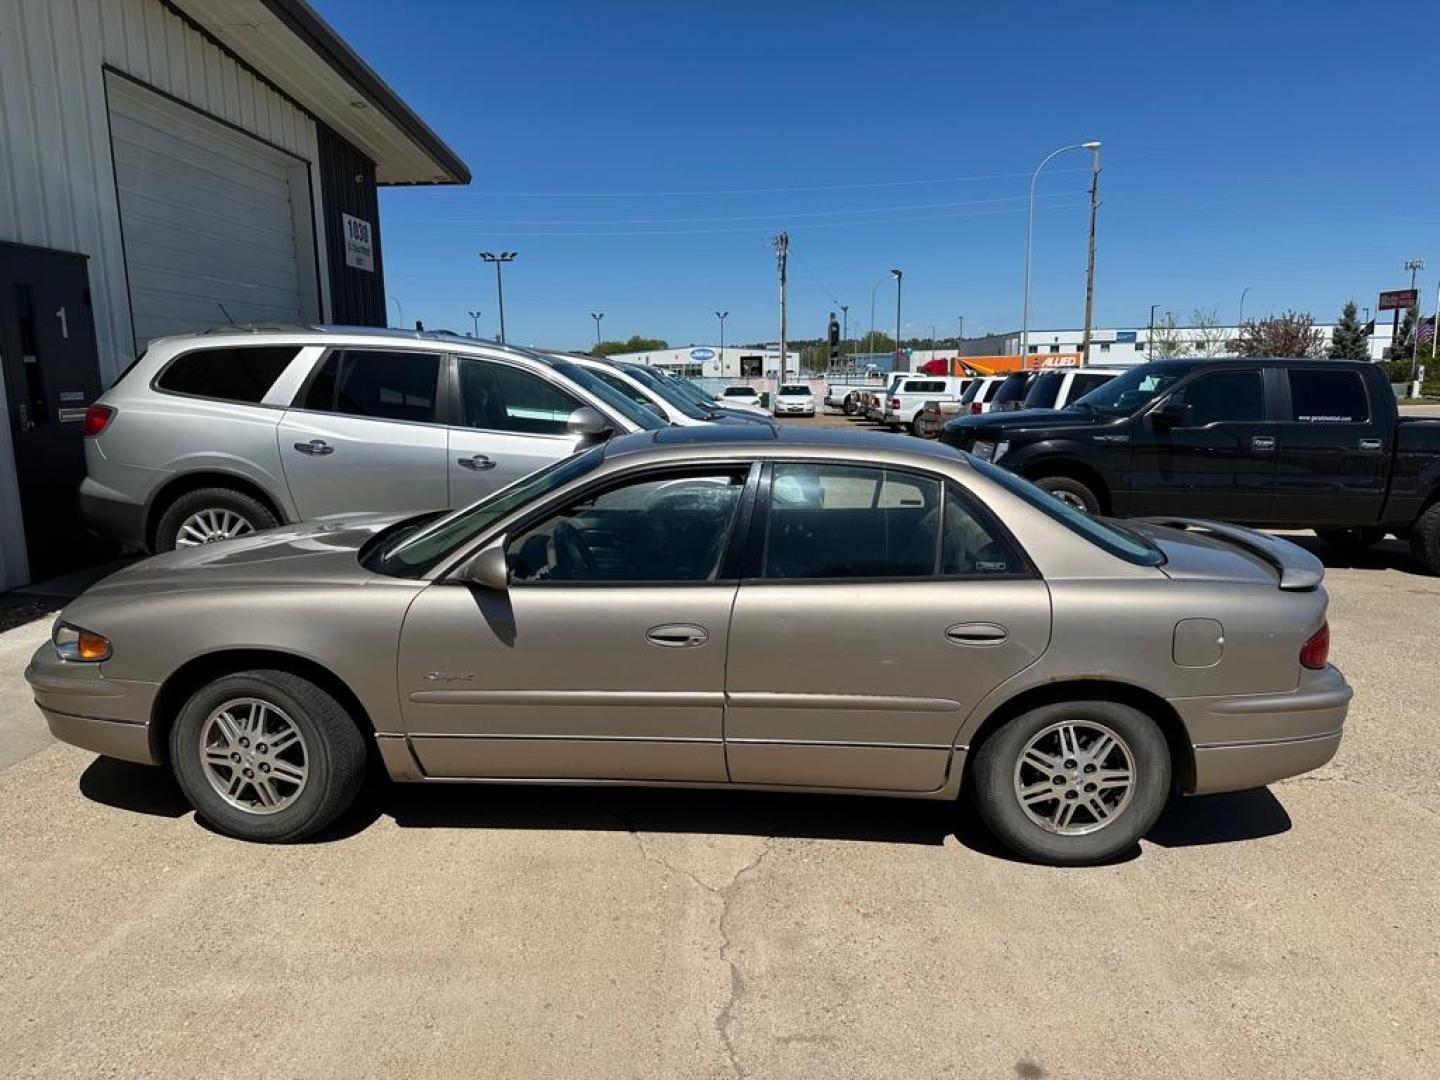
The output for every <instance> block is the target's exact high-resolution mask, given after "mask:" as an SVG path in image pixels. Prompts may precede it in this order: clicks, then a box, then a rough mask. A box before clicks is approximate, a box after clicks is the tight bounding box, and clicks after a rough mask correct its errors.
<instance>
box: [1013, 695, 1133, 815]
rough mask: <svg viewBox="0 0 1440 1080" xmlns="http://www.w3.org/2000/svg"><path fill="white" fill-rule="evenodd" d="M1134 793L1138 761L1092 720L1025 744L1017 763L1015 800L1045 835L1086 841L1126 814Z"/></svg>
mask: <svg viewBox="0 0 1440 1080" xmlns="http://www.w3.org/2000/svg"><path fill="white" fill-rule="evenodd" d="M1134 791H1135V757H1134V755H1133V754H1132V753H1131V752H1130V747H1129V746H1128V745H1127V744H1126V742H1125V740H1124V739H1122V738H1121V737H1120V736H1119V735H1118V734H1116V733H1115V732H1114V731H1112V730H1111V729H1110V728H1108V727H1106V726H1105V725H1104V724H1099V723H1096V722H1095V721H1093V720H1062V721H1060V722H1059V723H1058V724H1051V725H1050V726H1049V727H1047V728H1045V729H1044V730H1043V731H1041V732H1040V733H1039V734H1038V735H1036V736H1035V737H1034V738H1032V739H1031V740H1030V741H1029V742H1028V743H1026V744H1025V749H1024V750H1022V751H1021V752H1020V760H1019V761H1018V762H1016V764H1015V798H1016V800H1018V801H1019V803H1020V809H1021V810H1023V811H1024V812H1025V816H1026V817H1028V818H1029V819H1030V820H1031V821H1033V822H1034V823H1035V824H1036V825H1039V826H1040V827H1041V828H1042V829H1044V830H1045V831H1046V832H1052V833H1056V834H1058V835H1060V836H1083V835H1084V834H1086V833H1093V832H1098V831H1099V830H1100V829H1103V828H1105V827H1106V826H1107V825H1109V824H1110V823H1111V822H1112V821H1114V820H1115V819H1116V818H1118V817H1119V816H1120V815H1121V814H1123V813H1124V812H1125V808H1126V807H1127V806H1129V805H1130V797H1131V795H1132V794H1134Z"/></svg>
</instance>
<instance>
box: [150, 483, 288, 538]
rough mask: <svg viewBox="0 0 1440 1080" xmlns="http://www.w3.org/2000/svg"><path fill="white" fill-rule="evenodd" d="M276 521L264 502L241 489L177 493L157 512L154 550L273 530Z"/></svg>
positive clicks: (224, 488)
mask: <svg viewBox="0 0 1440 1080" xmlns="http://www.w3.org/2000/svg"><path fill="white" fill-rule="evenodd" d="M278 524H280V522H279V521H278V520H276V518H275V515H274V514H272V513H271V512H270V511H269V510H268V509H267V508H266V507H265V504H264V503H262V502H260V500H259V499H256V498H254V497H253V496H250V495H246V494H245V493H244V492H243V491H236V490H235V489H234V488H226V487H214V488H200V489H199V490H198V491H187V492H186V493H185V494H184V495H181V496H180V497H179V498H178V499H176V500H175V501H174V502H173V503H171V504H170V506H169V507H167V508H166V510H165V513H163V514H162V515H160V524H159V525H157V526H156V527H155V550H156V551H174V550H175V549H176V548H177V547H195V546H197V545H199V544H213V543H214V542H215V541H217V540H229V539H231V538H232V537H236V536H244V535H245V534H246V533H252V532H259V531H260V530H261V529H273V528H274V527H275V526H276V525H278Z"/></svg>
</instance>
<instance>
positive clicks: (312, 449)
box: [295, 439, 335, 457]
mask: <svg viewBox="0 0 1440 1080" xmlns="http://www.w3.org/2000/svg"><path fill="white" fill-rule="evenodd" d="M295 449H296V450H299V451H300V453H302V454H309V455H310V456H311V457H324V456H325V455H326V454H333V453H334V452H335V448H334V447H333V446H331V445H330V444H329V443H327V442H326V441H325V440H324V439H311V440H310V441H309V442H297V443H296V444H295Z"/></svg>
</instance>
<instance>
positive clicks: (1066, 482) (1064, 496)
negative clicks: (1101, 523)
mask: <svg viewBox="0 0 1440 1080" xmlns="http://www.w3.org/2000/svg"><path fill="white" fill-rule="evenodd" d="M1035 486H1036V487H1038V488H1039V489H1040V490H1041V491H1048V492H1049V493H1050V494H1051V495H1054V496H1055V498H1057V499H1059V500H1060V501H1061V502H1063V503H1065V504H1066V505H1067V506H1073V507H1074V508H1075V509H1076V510H1084V511H1085V512H1086V513H1087V514H1098V513H1099V512H1100V500H1099V499H1098V498H1097V497H1096V495H1095V492H1093V491H1091V490H1090V488H1089V486H1088V485H1086V484H1082V483H1081V482H1080V481H1079V480H1074V479H1072V478H1071V477H1068V476H1042V477H1040V478H1039V479H1038V480H1036V481H1035Z"/></svg>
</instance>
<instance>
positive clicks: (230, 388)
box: [155, 345, 299, 405]
mask: <svg viewBox="0 0 1440 1080" xmlns="http://www.w3.org/2000/svg"><path fill="white" fill-rule="evenodd" d="M297 352H299V349H298V348H297V347H296V346H294V345H247V346H241V347H235V348H226V349H195V350H194V351H192V352H187V353H185V354H184V355H182V356H178V357H176V358H175V359H174V360H172V361H170V363H169V364H168V365H166V367H165V370H163V371H162V372H160V374H159V376H158V377H157V378H156V380H155V388H156V389H157V390H163V391H165V392H166V393H170V394H185V395H187V396H189V397H203V398H212V399H213V400H215V401H234V402H239V403H241V404H245V405H258V404H259V403H260V402H261V401H263V400H264V398H265V395H266V394H268V393H269V392H270V387H272V386H274V385H275V380H276V379H278V378H279V377H280V373H281V372H283V371H284V370H285V369H286V368H287V367H289V366H290V361H292V360H294V359H295V354H296V353H297Z"/></svg>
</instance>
